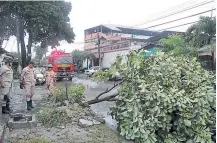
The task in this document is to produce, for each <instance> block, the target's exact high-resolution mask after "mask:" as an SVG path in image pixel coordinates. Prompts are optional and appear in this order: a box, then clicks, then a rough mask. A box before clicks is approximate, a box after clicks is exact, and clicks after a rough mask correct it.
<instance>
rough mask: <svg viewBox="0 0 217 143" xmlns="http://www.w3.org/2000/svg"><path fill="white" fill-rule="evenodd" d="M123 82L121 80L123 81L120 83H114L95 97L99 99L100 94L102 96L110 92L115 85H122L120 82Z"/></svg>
mask: <svg viewBox="0 0 217 143" xmlns="http://www.w3.org/2000/svg"><path fill="white" fill-rule="evenodd" d="M122 83H123V81H121V82H119V83H117V84H114V86H112V87H111V88H110V89H108V88H107V89H106V91H104V92H102V93H100V94H99V95H98V96H97V97H96V98H95V99H99V97H100V96H102V95H104V94H106V93H108V92H110V91H111V90H112V89H114V88H115V87H117V86H118V85H120V84H122Z"/></svg>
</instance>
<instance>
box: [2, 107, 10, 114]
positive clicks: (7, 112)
mask: <svg viewBox="0 0 217 143" xmlns="http://www.w3.org/2000/svg"><path fill="white" fill-rule="evenodd" d="M2 114H10V111H9V110H7V106H2Z"/></svg>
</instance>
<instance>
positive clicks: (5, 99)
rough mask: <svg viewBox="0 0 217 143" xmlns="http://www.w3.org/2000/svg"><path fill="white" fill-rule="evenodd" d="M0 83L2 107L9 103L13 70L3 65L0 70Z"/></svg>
mask: <svg viewBox="0 0 217 143" xmlns="http://www.w3.org/2000/svg"><path fill="white" fill-rule="evenodd" d="M0 82H1V88H0V89H1V104H2V107H4V106H6V104H8V106H9V101H10V94H11V89H12V84H13V70H12V68H11V67H10V66H7V65H3V66H2V67H1V70H0Z"/></svg>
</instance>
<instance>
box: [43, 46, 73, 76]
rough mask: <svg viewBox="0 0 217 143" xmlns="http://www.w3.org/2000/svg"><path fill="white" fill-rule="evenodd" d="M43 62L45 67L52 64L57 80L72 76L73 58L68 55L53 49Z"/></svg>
mask: <svg viewBox="0 0 217 143" xmlns="http://www.w3.org/2000/svg"><path fill="white" fill-rule="evenodd" d="M45 60H46V65H48V64H52V66H53V71H54V72H55V73H56V76H57V80H61V79H63V78H68V79H72V77H73V76H74V58H73V57H72V55H71V54H70V53H65V52H64V51H62V50H57V49H56V48H55V49H54V50H53V51H52V52H51V54H50V55H49V56H48V57H46V59H45Z"/></svg>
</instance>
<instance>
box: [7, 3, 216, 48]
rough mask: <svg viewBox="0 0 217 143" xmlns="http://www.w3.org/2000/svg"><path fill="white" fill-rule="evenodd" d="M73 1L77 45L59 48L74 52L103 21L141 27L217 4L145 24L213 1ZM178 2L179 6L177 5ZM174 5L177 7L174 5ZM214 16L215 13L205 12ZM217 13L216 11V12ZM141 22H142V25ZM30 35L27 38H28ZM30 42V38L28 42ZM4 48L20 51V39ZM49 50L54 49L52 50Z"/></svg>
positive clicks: (159, 27)
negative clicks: (93, 28)
mask: <svg viewBox="0 0 217 143" xmlns="http://www.w3.org/2000/svg"><path fill="white" fill-rule="evenodd" d="M68 1H70V2H71V3H72V11H71V13H70V15H69V17H70V22H71V25H72V27H73V28H74V33H75V35H76V37H75V42H74V44H68V43H67V42H64V41H62V42H60V44H61V45H60V46H59V47H58V48H59V49H62V50H64V49H65V50H66V51H67V52H71V51H73V50H75V49H80V50H83V45H84V44H83V42H84V30H85V29H88V28H91V27H94V26H97V25H100V24H117V25H125V26H132V27H135V26H136V27H138V28H146V27H149V26H153V25H156V24H160V23H163V22H167V21H171V20H175V19H178V18H182V17H185V16H190V15H193V14H196V13H200V12H203V11H207V10H210V9H212V8H213V6H214V8H215V7H216V6H215V5H214V4H213V3H209V4H206V5H203V6H200V7H198V8H195V9H192V10H189V11H186V12H182V13H179V14H176V15H174V16H170V17H167V18H165V19H161V20H157V21H153V22H151V23H147V24H142V23H145V22H146V21H148V20H152V19H156V18H158V17H160V16H164V15H168V14H170V13H173V12H177V11H180V10H182V9H185V8H187V7H189V6H193V5H196V4H198V3H201V2H204V1H212V0H68ZM177 5H178V6H177ZM173 7H174V8H173ZM201 15H206V16H210V15H211V12H209V13H205V14H201ZM213 15H214V16H215V11H214V12H213ZM198 18H199V16H195V17H191V18H188V19H183V20H180V21H177V22H173V23H169V24H165V25H161V26H157V27H154V28H152V29H151V30H162V29H165V28H169V27H173V26H177V25H181V24H185V23H189V22H193V21H197V20H198ZM140 24H141V25H140ZM189 26H190V25H186V26H181V27H177V28H173V29H168V30H174V31H185V30H186V29H187V27H189ZM27 38H28V37H26V40H27ZM26 43H27V41H26ZM3 47H6V50H7V51H9V52H11V51H13V52H16V51H17V46H16V38H15V37H11V38H10V40H9V41H8V42H4V43H3ZM49 51H51V50H50V49H49Z"/></svg>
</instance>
